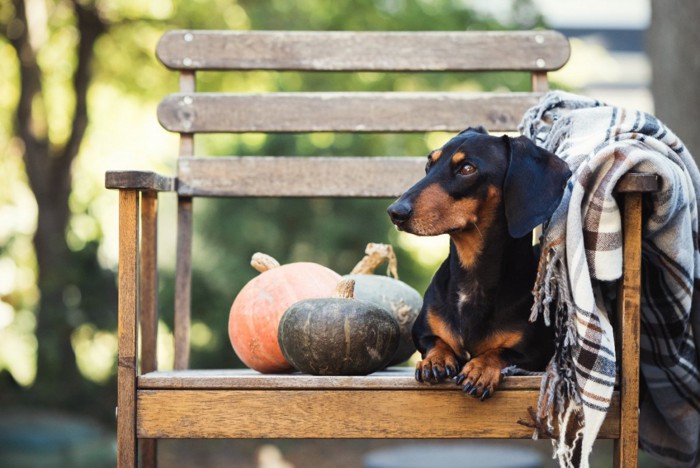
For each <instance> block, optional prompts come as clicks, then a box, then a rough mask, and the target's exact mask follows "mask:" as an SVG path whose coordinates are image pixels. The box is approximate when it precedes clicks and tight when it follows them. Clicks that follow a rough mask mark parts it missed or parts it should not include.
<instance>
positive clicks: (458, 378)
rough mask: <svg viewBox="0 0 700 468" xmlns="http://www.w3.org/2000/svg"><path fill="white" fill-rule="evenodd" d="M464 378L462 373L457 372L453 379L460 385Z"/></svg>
mask: <svg viewBox="0 0 700 468" xmlns="http://www.w3.org/2000/svg"><path fill="white" fill-rule="evenodd" d="M466 378H467V376H466V375H464V374H459V375H458V376H457V377H455V379H456V380H455V383H456V384H457V385H462V382H464V379H466Z"/></svg>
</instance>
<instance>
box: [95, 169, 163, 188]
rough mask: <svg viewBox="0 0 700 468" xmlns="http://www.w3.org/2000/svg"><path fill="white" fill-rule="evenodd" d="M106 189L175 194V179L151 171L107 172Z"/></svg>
mask: <svg viewBox="0 0 700 468" xmlns="http://www.w3.org/2000/svg"><path fill="white" fill-rule="evenodd" d="M105 187H107V188H108V189H122V190H147V191H154V192H174V191H175V178H174V177H168V176H164V175H161V174H157V173H155V172H151V171H107V173H106V174H105Z"/></svg>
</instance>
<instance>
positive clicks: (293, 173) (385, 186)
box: [177, 156, 426, 198]
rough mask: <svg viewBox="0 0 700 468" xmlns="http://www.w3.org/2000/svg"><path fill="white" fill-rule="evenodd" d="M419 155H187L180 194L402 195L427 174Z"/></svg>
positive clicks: (182, 166) (181, 165)
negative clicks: (404, 156)
mask: <svg viewBox="0 0 700 468" xmlns="http://www.w3.org/2000/svg"><path fill="white" fill-rule="evenodd" d="M425 162H426V159H425V158H416V157H406V158H401V157H309V158H300V157H291V156H290V157H283V156H278V157H272V156H240V157H213V158H212V157H207V158H204V157H201V158H198V157H182V158H179V159H178V182H179V183H178V188H177V191H178V193H179V194H180V195H185V196H205V197H248V196H252V197H316V196H318V197H370V198H380V197H397V196H399V195H401V194H402V193H403V192H404V191H405V190H406V189H407V188H408V187H410V186H411V185H413V184H414V183H415V182H416V181H418V180H419V179H420V178H421V177H422V176H423V174H424V167H425Z"/></svg>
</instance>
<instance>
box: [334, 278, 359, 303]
mask: <svg viewBox="0 0 700 468" xmlns="http://www.w3.org/2000/svg"><path fill="white" fill-rule="evenodd" d="M331 297H333V298H336V299H353V298H354V297H355V280H353V279H343V280H340V283H338V284H337V285H336V287H335V290H334V291H333V295H332V296H331Z"/></svg>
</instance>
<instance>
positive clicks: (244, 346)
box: [228, 253, 340, 373]
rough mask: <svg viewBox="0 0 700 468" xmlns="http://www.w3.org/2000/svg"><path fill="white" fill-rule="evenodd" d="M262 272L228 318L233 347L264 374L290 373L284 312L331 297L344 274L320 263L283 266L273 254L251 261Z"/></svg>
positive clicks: (254, 256) (241, 292)
mask: <svg viewBox="0 0 700 468" xmlns="http://www.w3.org/2000/svg"><path fill="white" fill-rule="evenodd" d="M251 265H252V266H253V268H255V269H256V270H258V271H259V272H260V275H259V276H257V277H255V278H253V279H252V280H250V281H249V282H248V283H247V284H246V285H245V286H244V287H243V289H241V291H240V292H239V293H238V296H236V299H235V300H234V301H233V305H232V306H231V312H230V314H229V320H228V335H229V338H230V340H231V345H232V346H233V350H234V351H235V352H236V354H237V355H238V357H239V358H240V359H241V361H243V363H244V364H245V365H246V366H248V367H250V368H251V369H255V370H257V371H259V372H263V373H275V372H287V371H290V370H293V368H292V366H291V365H290V364H289V363H288V362H287V360H286V359H285V358H284V356H283V355H282V351H281V350H280V346H279V343H278V342H277V328H278V326H279V323H280V319H281V318H282V315H283V314H284V312H285V311H286V310H287V309H288V308H289V306H291V305H292V304H294V303H296V302H298V301H301V300H303V299H310V298H317V297H329V296H331V294H332V293H333V290H334V289H335V286H336V284H337V283H338V282H339V281H340V275H338V274H337V273H336V272H334V271H333V270H330V269H329V268H326V267H324V266H321V265H318V264H316V263H308V262H299V263H289V264H287V265H282V266H280V264H279V263H278V262H277V260H275V259H274V258H272V257H270V256H269V255H265V254H261V253H256V254H255V255H253V258H252V260H251Z"/></svg>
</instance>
